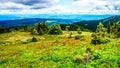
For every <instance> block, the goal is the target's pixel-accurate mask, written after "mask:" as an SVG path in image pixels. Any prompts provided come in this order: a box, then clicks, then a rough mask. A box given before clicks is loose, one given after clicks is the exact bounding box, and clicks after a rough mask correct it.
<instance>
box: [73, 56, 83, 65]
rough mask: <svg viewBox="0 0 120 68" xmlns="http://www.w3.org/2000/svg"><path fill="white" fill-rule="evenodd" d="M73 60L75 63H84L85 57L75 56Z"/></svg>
mask: <svg viewBox="0 0 120 68" xmlns="http://www.w3.org/2000/svg"><path fill="white" fill-rule="evenodd" d="M73 60H74V62H75V63H81V62H83V57H82V56H81V55H75V56H74V58H73Z"/></svg>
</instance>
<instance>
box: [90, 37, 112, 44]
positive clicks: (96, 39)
mask: <svg viewBox="0 0 120 68" xmlns="http://www.w3.org/2000/svg"><path fill="white" fill-rule="evenodd" d="M108 42H110V39H109V38H101V37H98V36H95V37H94V38H93V39H92V40H91V43H92V44H95V45H97V44H105V43H108Z"/></svg>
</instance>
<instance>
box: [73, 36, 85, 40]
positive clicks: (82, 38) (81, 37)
mask: <svg viewBox="0 0 120 68" xmlns="http://www.w3.org/2000/svg"><path fill="white" fill-rule="evenodd" d="M75 39H76V40H78V39H79V40H84V39H85V37H84V35H77V36H75Z"/></svg>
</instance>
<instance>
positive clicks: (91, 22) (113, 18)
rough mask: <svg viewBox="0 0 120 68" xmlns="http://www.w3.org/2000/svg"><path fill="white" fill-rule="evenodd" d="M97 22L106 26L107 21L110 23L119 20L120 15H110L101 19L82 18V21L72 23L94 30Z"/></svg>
mask: <svg viewBox="0 0 120 68" xmlns="http://www.w3.org/2000/svg"><path fill="white" fill-rule="evenodd" d="M99 22H102V23H103V24H104V26H105V27H106V26H107V24H108V23H109V22H110V23H111V24H113V23H115V22H120V15H115V16H111V17H108V18H105V19H101V20H84V21H80V22H76V23H74V24H77V25H80V26H82V27H84V28H87V29H89V30H92V31H95V30H96V28H97V25H98V24H99Z"/></svg>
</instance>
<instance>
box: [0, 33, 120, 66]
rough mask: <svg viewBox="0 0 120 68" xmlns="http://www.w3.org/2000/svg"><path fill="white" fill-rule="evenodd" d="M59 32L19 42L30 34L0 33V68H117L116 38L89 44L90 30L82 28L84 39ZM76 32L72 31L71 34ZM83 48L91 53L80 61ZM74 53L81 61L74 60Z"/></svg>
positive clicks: (118, 42) (119, 59)
mask: <svg viewBox="0 0 120 68" xmlns="http://www.w3.org/2000/svg"><path fill="white" fill-rule="evenodd" d="M68 35H69V34H67V32H64V34H63V35H45V36H37V35H36V36H34V37H36V38H37V39H38V41H37V42H29V43H26V44H23V43H22V42H23V41H25V40H28V39H31V38H32V37H33V36H32V35H30V33H27V32H19V31H16V32H10V33H4V34H0V68H80V67H82V68H119V66H120V39H111V40H112V41H111V42H109V43H107V44H100V45H96V46H95V45H92V44H91V43H90V41H91V39H92V37H91V33H90V32H83V33H82V35H84V36H85V39H84V40H75V39H74V38H68ZM75 35H77V32H75V31H74V32H73V36H75ZM87 48H90V49H91V51H92V53H91V55H90V57H91V58H90V60H89V62H88V63H87V64H84V60H83V57H84V54H85V51H86V49H87ZM77 55H80V56H81V57H82V58H81V57H79V56H78V58H81V60H83V61H82V62H75V59H76V57H75V56H77ZM76 60H77V59H76Z"/></svg>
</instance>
